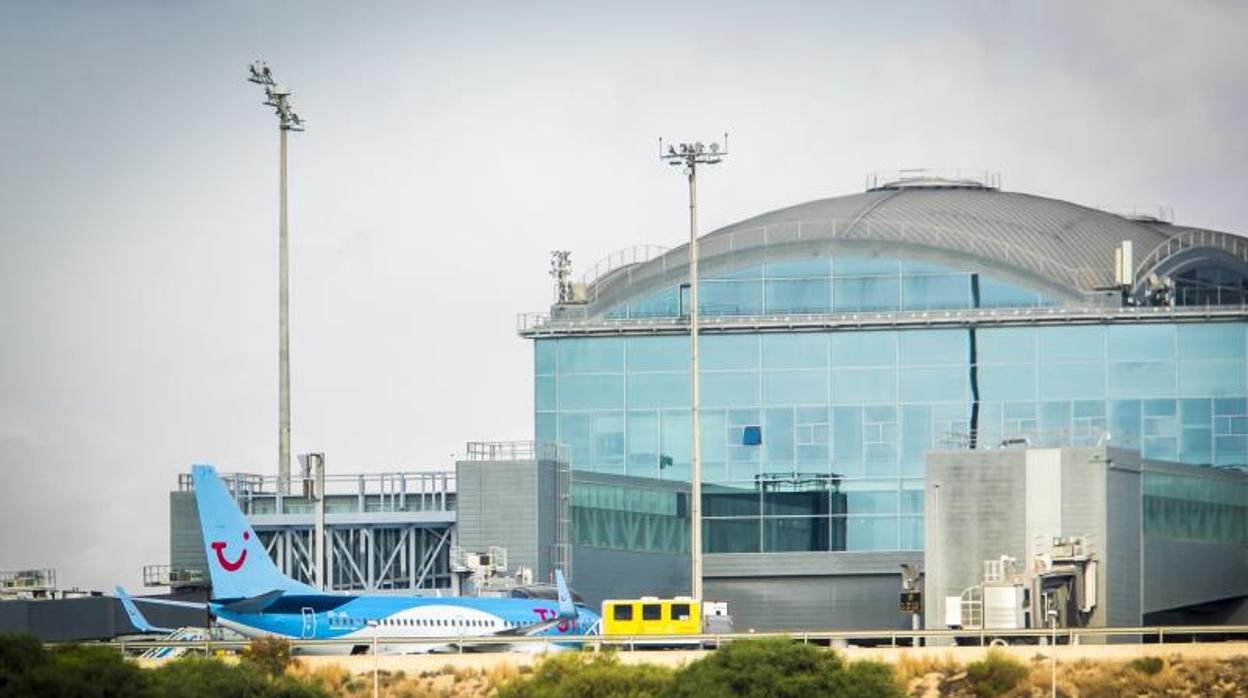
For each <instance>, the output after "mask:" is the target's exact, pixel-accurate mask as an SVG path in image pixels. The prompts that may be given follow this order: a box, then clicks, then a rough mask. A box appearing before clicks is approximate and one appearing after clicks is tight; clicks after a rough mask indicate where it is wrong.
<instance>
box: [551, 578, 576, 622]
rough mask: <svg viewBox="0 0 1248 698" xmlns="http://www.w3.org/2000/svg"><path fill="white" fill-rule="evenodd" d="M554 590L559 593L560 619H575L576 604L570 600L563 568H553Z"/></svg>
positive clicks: (570, 594)
mask: <svg viewBox="0 0 1248 698" xmlns="http://www.w3.org/2000/svg"><path fill="white" fill-rule="evenodd" d="M555 592H556V593H557V594H558V595H559V615H558V616H557V617H558V618H559V619H560V620H576V604H575V603H574V602H573V601H572V592H571V591H570V590H569V589H568V582H567V580H565V579H564V578H563V570H558V569H557V570H555Z"/></svg>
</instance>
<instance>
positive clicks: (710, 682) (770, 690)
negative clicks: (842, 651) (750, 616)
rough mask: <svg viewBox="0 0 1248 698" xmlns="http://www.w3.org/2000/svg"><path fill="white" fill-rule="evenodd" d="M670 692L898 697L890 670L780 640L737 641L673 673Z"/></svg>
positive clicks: (774, 697)
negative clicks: (847, 664)
mask: <svg viewBox="0 0 1248 698" xmlns="http://www.w3.org/2000/svg"><path fill="white" fill-rule="evenodd" d="M668 695H670V696H673V697H677V698H684V697H686V696H687V697H689V698H694V697H695V696H742V697H744V698H804V697H805V696H829V695H834V696H864V697H865V696H900V695H901V689H900V687H899V686H898V685H897V681H896V677H895V674H894V673H893V670H892V669H891V668H890V667H888V666H886V665H884V664H879V663H876V662H859V663H856V664H854V665H852V666H851V667H849V668H847V667H846V666H845V664H844V662H842V661H841V658H840V656H839V655H837V654H836V653H835V652H831V651H828V650H825V649H821V648H818V647H814V646H811V645H805V644H799V643H796V642H792V641H790V640H784V639H765V640H739V641H737V642H733V643H731V644H729V645H725V646H724V647H723V648H721V649H719V650H717V651H715V652H714V653H712V654H710V655H708V656H707V657H706V658H705V659H702V660H700V661H697V662H694V663H693V664H690V665H689V666H687V667H685V668H684V669H682V670H680V671H679V672H677V673H676V675H675V677H674V680H673V683H672V687H671V690H670V691H669V692H668Z"/></svg>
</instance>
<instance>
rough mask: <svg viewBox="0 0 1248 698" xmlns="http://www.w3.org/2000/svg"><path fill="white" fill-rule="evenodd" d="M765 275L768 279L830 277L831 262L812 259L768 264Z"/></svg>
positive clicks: (817, 258) (823, 259) (816, 258)
mask: <svg viewBox="0 0 1248 698" xmlns="http://www.w3.org/2000/svg"><path fill="white" fill-rule="evenodd" d="M766 274H767V278H769V279H817V278H825V277H828V276H831V275H832V260H830V259H826V258H819V257H812V258H810V259H796V260H791V261H787V262H768V263H767V264H766Z"/></svg>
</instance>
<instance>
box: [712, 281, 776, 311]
mask: <svg viewBox="0 0 1248 698" xmlns="http://www.w3.org/2000/svg"><path fill="white" fill-rule="evenodd" d="M698 294H699V297H698V305H699V307H700V309H701V311H702V312H703V313H706V314H707V315H758V314H761V313H762V312H763V282H762V281H709V280H708V281H704V282H701V283H699V284H698Z"/></svg>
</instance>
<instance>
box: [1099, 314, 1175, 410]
mask: <svg viewBox="0 0 1248 698" xmlns="http://www.w3.org/2000/svg"><path fill="white" fill-rule="evenodd" d="M1111 329H1112V328H1111ZM1174 394H1175V366H1174V363H1173V362H1170V361H1151V362H1142V361H1141V362H1131V363H1116V364H1110V365H1109V396H1110V397H1111V398H1127V397H1166V396H1171V397H1172V396H1174Z"/></svg>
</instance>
